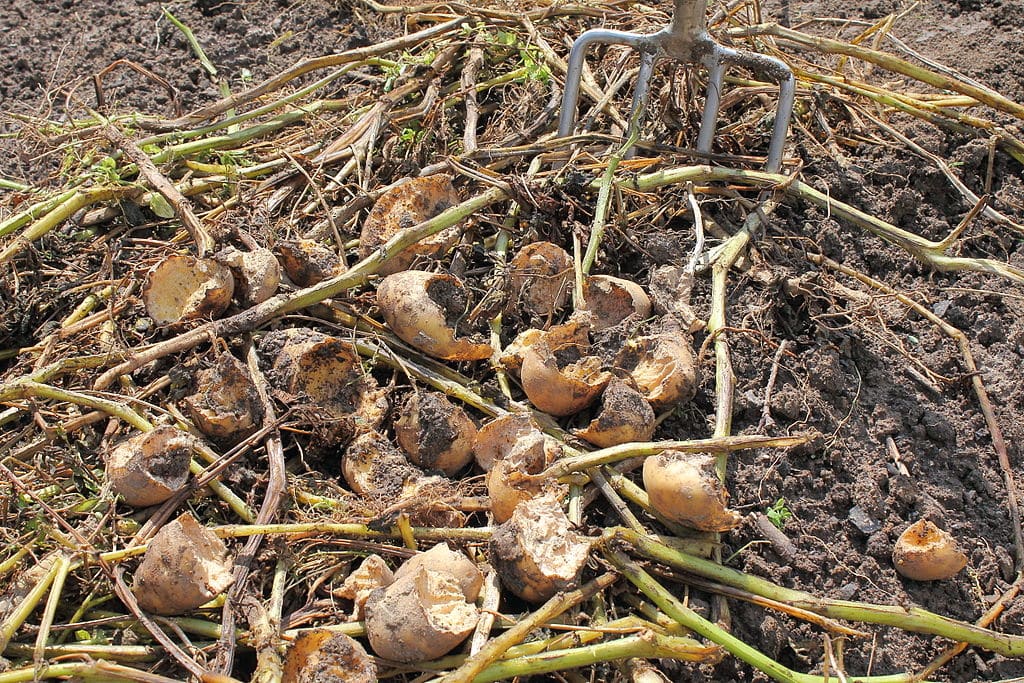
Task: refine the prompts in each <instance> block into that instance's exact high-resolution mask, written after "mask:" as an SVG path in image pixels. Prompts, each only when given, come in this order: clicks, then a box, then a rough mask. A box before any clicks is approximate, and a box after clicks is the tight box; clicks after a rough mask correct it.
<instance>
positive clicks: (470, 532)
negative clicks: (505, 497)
mask: <svg viewBox="0 0 1024 683" xmlns="http://www.w3.org/2000/svg"><path fill="white" fill-rule="evenodd" d="M212 529H213V532H214V533H215V534H217V535H218V536H220V537H221V538H244V537H246V536H255V535H257V534H267V535H270V534H279V535H296V534H302V535H309V534H329V535H334V536H356V537H359V538H389V539H393V538H400V536H399V535H398V534H397V533H395V532H394V531H376V530H374V529H371V528H370V527H368V526H366V525H365V524H340V523H334V522H306V523H302V524H226V525H223V526H218V527H212ZM412 533H413V536H415V537H416V539H417V540H423V541H454V540H459V541H468V542H470V543H482V542H486V541H489V540H490V538H491V530H490V529H489V528H479V529H474V528H464V529H454V528H453V529H443V528H436V529H435V528H433V527H412Z"/></svg>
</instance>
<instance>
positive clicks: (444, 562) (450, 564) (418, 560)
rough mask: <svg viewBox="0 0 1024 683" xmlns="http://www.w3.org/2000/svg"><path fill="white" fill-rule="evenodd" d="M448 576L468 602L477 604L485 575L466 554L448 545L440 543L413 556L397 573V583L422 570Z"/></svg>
mask: <svg viewBox="0 0 1024 683" xmlns="http://www.w3.org/2000/svg"><path fill="white" fill-rule="evenodd" d="M421 567H422V568H423V569H426V570H427V571H431V572H440V573H442V574H448V575H450V576H451V577H452V578H453V579H455V581H456V583H458V584H459V587H460V588H461V589H462V594H463V595H465V596H466V602H476V599H477V596H479V595H480V589H481V588H482V587H483V585H484V575H483V574H481V573H480V570H479V569H477V566H476V564H475V563H474V562H473V561H472V560H471V559H469V558H468V557H466V556H465V554H463V553H460V552H457V551H455V550H452V549H451V548H449V547H448V544H447V543H438V544H437V545H435V546H434V547H433V548H431V549H430V550H428V551H426V552H423V553H418V554H416V555H413V556H412V557H410V558H409V559H408V560H406V561H405V562H404V563H403V564H402V566H401V567H399V568H398V570H397V571H396V572H395V581H398V580H399V579H402V578H404V577H406V576H408V575H410V574H413V573H415V572H416V571H418V570H419V569H420V568H421Z"/></svg>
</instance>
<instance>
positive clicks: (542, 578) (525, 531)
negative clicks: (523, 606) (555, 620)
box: [488, 494, 590, 602]
mask: <svg viewBox="0 0 1024 683" xmlns="http://www.w3.org/2000/svg"><path fill="white" fill-rule="evenodd" d="M488 551H489V556H490V559H491V564H492V565H493V566H494V568H495V569H496V570H497V572H498V576H499V577H500V579H501V582H502V583H503V584H504V585H505V587H506V588H508V589H509V590H510V591H511V592H512V593H514V594H515V595H518V596H519V597H520V598H522V599H523V600H526V601H527V602H543V601H544V600H547V599H548V598H550V597H552V596H553V595H554V594H555V593H557V592H558V591H560V590H564V589H565V588H568V587H569V586H570V585H572V584H573V583H575V582H576V581H577V580H578V579H579V576H580V573H581V572H582V571H583V566H584V565H585V564H586V563H587V557H588V556H589V555H590V544H589V543H588V542H587V541H585V540H583V539H582V538H581V537H580V536H578V535H577V534H576V533H575V532H573V531H572V530H571V529H570V528H569V518H568V517H566V516H565V513H564V512H563V511H562V506H561V504H560V503H559V502H558V498H557V497H556V496H554V495H551V494H546V495H543V496H540V497H538V498H533V499H532V500H528V501H526V502H524V503H521V504H520V505H519V506H518V507H516V509H515V512H514V513H512V518H511V519H509V520H508V521H507V522H505V523H504V524H502V525H500V526H499V527H498V528H496V529H495V530H494V534H493V536H492V537H491V541H490V544H489V545H488Z"/></svg>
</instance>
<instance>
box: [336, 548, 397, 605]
mask: <svg viewBox="0 0 1024 683" xmlns="http://www.w3.org/2000/svg"><path fill="white" fill-rule="evenodd" d="M394 581H395V574H394V573H393V572H392V571H391V567H389V566H388V565H387V563H386V562H385V561H384V558H382V557H381V556H380V555H368V556H367V557H366V559H364V560H363V561H362V562H361V563H360V564H359V566H358V567H356V568H355V569H354V570H353V571H352V573H351V574H349V575H348V576H346V577H345V582H344V583H343V584H342V585H341V588H339V589H338V590H336V591H334V594H335V595H337V596H338V597H339V598H345V599H347V600H351V601H352V603H353V605H354V606H355V609H354V610H353V612H352V619H353V621H358V620H360V619H362V618H363V615H364V608H365V606H366V599H367V598H369V597H370V593H372V592H373V591H375V590H377V589H378V588H383V587H384V586H390V585H391V584H392V583H394Z"/></svg>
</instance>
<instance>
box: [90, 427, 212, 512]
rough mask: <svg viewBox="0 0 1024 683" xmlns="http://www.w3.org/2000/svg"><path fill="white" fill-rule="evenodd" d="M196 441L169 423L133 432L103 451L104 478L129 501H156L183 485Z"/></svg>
mask: <svg viewBox="0 0 1024 683" xmlns="http://www.w3.org/2000/svg"><path fill="white" fill-rule="evenodd" d="M196 445H197V444H196V439H195V438H194V437H192V436H190V435H189V434H187V433H186V432H183V431H181V430H180V429H177V428H176V427H172V426H170V425H164V426H161V427H157V428H156V429H154V430H152V431H149V432H142V433H141V434H136V435H135V436H132V437H130V438H128V439H125V440H124V441H122V442H121V443H119V444H117V445H116V446H114V448H113V449H111V451H110V453H108V454H107V466H106V474H107V480H108V481H109V482H110V484H111V486H113V488H114V491H116V492H117V493H119V494H120V495H121V497H122V498H124V502H126V503H128V504H129V505H132V506H134V507H147V506H149V505H157V504H159V503H162V502H164V501H165V500H167V499H168V498H170V497H171V496H173V495H174V494H175V493H176V492H178V491H180V490H181V489H183V488H184V487H185V484H186V482H187V481H188V467H189V463H190V462H191V460H192V452H193V451H194V450H195V448H196Z"/></svg>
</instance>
